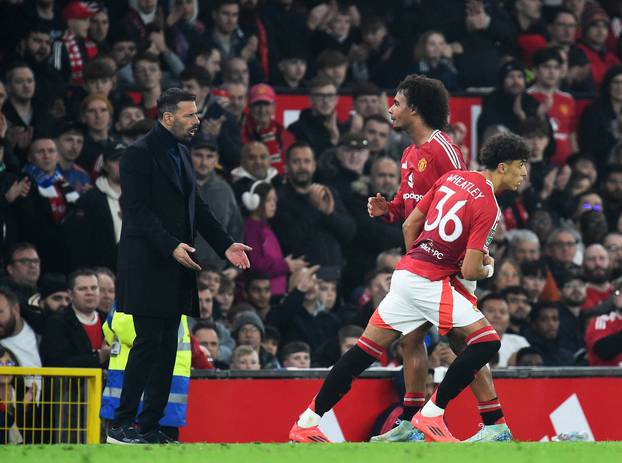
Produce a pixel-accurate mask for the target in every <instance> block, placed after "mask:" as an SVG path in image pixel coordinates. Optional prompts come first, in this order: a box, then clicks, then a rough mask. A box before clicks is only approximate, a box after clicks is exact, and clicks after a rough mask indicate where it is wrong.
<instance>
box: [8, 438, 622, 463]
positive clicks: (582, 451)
mask: <svg viewBox="0 0 622 463" xmlns="http://www.w3.org/2000/svg"><path fill="white" fill-rule="evenodd" d="M394 461H395V462H401V463H414V462H417V463H419V462H420V463H484V462H488V461H490V462H494V463H515V462H528V463H533V462H546V463H583V462H585V463H600V462H607V463H615V462H622V442H599V443H590V442H585V443H583V442H581V443H578V442H551V443H500V444H421V443H411V444H371V443H360V444H311V445H301V444H184V445H171V446H154V445H147V446H112V445H74V446H67V445H58V446H0V462H1V463H57V462H58V463H73V462H76V463H77V462H79V463H126V462H127V463H142V462H146V463H203V462H210V463H240V462H252V463H273V462H274V463H332V462H339V463H388V462H394Z"/></svg>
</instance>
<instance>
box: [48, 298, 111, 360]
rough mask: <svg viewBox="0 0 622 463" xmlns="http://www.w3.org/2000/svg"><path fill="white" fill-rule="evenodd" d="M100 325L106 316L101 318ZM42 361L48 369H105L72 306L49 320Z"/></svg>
mask: <svg viewBox="0 0 622 463" xmlns="http://www.w3.org/2000/svg"><path fill="white" fill-rule="evenodd" d="M99 322H100V324H103V323H104V317H102V316H101V315H99ZM39 351H40V352H41V360H42V362H43V365H44V366H46V367H73V368H102V366H103V365H101V364H100V363H99V355H98V354H97V352H96V351H94V350H93V348H92V346H91V342H90V341H89V337H88V336H87V334H86V331H85V330H84V327H83V326H82V324H81V323H80V320H78V317H76V314H75V313H74V311H73V307H71V306H69V307H67V308H66V309H65V310H63V311H62V312H60V313H57V314H54V315H51V316H50V317H48V318H47V320H46V321H45V325H44V327H43V335H42V337H41V347H40V348H39Z"/></svg>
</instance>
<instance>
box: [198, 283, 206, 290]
mask: <svg viewBox="0 0 622 463" xmlns="http://www.w3.org/2000/svg"><path fill="white" fill-rule="evenodd" d="M206 289H209V286H207V285H206V284H205V283H198V284H197V291H198V292H201V291H205V290H206Z"/></svg>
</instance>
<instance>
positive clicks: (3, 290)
mask: <svg viewBox="0 0 622 463" xmlns="http://www.w3.org/2000/svg"><path fill="white" fill-rule="evenodd" d="M0 296H4V298H5V299H6V301H7V302H8V303H9V306H11V307H14V306H16V305H17V304H19V299H18V298H17V294H15V293H14V292H13V290H12V289H11V288H9V287H8V286H0Z"/></svg>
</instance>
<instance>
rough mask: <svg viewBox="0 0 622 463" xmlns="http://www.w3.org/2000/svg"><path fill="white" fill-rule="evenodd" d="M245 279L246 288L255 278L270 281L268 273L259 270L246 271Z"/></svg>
mask: <svg viewBox="0 0 622 463" xmlns="http://www.w3.org/2000/svg"><path fill="white" fill-rule="evenodd" d="M245 280H246V287H247V288H248V287H249V286H250V285H251V283H252V282H253V281H257V280H268V281H270V275H268V274H266V273H260V272H248V273H246V275H245Z"/></svg>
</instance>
